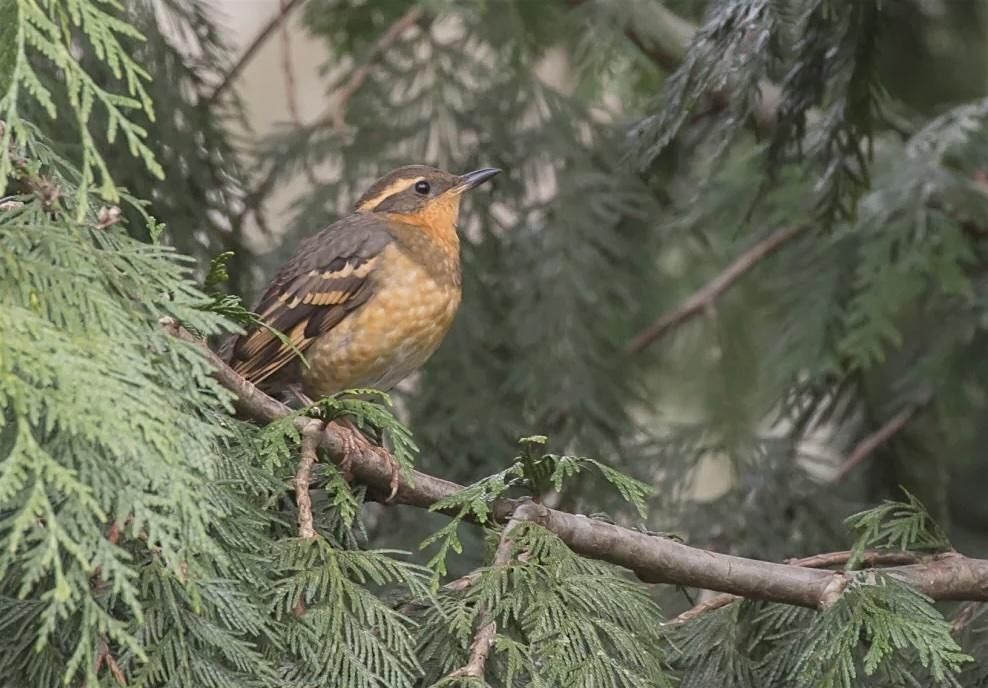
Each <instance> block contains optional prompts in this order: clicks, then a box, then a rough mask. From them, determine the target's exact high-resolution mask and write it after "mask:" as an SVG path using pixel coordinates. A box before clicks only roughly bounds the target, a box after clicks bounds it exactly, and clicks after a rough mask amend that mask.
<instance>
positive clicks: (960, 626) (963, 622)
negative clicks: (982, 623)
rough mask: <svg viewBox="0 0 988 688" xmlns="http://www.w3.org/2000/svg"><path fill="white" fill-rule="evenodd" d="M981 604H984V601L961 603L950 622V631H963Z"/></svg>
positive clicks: (954, 632)
mask: <svg viewBox="0 0 988 688" xmlns="http://www.w3.org/2000/svg"><path fill="white" fill-rule="evenodd" d="M982 605H984V602H966V603H964V604H962V605H961V608H960V609H959V610H958V612H957V614H956V615H954V618H953V619H952V620H951V622H950V632H951V633H953V634H954V635H957V634H958V633H961V632H963V631H964V630H965V629H966V628H967V627H968V626H970V625H971V622H972V621H974V619H975V618H976V617H977V616H978V610H980V609H981V607H982Z"/></svg>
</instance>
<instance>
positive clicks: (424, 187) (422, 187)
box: [415, 179, 432, 196]
mask: <svg viewBox="0 0 988 688" xmlns="http://www.w3.org/2000/svg"><path fill="white" fill-rule="evenodd" d="M431 188H432V187H431V186H429V182H427V181H425V180H424V179H423V180H422V181H418V182H415V193H417V194H422V195H423V196H425V195H426V194H427V193H429V189H431Z"/></svg>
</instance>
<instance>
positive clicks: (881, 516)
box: [845, 490, 950, 569]
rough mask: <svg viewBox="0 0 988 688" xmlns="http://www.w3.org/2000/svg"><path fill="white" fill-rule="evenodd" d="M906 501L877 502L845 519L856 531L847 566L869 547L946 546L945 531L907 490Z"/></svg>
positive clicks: (933, 548) (937, 548) (924, 548)
mask: <svg viewBox="0 0 988 688" xmlns="http://www.w3.org/2000/svg"><path fill="white" fill-rule="evenodd" d="M903 492H905V494H906V499H907V500H908V501H906V502H895V501H891V500H885V501H884V502H882V503H881V504H880V505H879V506H876V507H874V508H872V509H868V510H866V511H860V512H858V513H856V514H852V515H851V516H848V517H847V519H846V520H845V523H847V524H848V525H849V526H850V527H851V528H853V529H854V530H856V531H858V538H857V540H856V541H855V542H854V547H853V548H852V550H851V551H852V555H851V557H850V559H848V562H847V568H848V569H853V568H855V567H856V566H857V564H858V562H859V561H860V557H861V553H862V552H863V551H864V550H865V549H867V548H869V547H894V548H897V549H901V550H907V551H908V550H917V551H926V552H929V551H934V552H939V551H943V550H947V549H950V541H949V540H948V539H947V534H946V533H945V532H944V531H943V529H942V528H941V527H940V526H939V524H937V522H936V521H934V520H933V519H932V518H931V517H930V515H929V513H927V511H926V509H925V508H924V507H923V505H922V504H920V502H919V500H918V499H916V497H914V496H913V495H912V494H910V493H909V492H908V491H906V490H903Z"/></svg>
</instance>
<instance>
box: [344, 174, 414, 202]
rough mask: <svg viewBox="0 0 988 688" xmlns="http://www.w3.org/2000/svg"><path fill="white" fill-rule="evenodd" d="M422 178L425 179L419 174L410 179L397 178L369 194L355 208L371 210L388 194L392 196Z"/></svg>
mask: <svg viewBox="0 0 988 688" xmlns="http://www.w3.org/2000/svg"><path fill="white" fill-rule="evenodd" d="M422 179H425V177H421V176H420V177H413V178H410V179H398V180H396V181H393V182H391V183H390V184H388V185H387V186H386V187H384V188H383V189H382V190H381V191H380V193H378V194H376V195H374V196H371V197H370V198H368V199H367V200H365V201H364V202H363V203H361V204H360V205H358V206H357V210H373V209H374V208H376V207H377V205H378V204H379V203H380V202H381V201H383V200H384V199H385V198H387V197H388V196H394V195H395V194H396V193H401V192H402V191H404V190H405V189H407V188H408V187H410V186H411V185H412V184H414V183H415V182H417V181H421V180H422Z"/></svg>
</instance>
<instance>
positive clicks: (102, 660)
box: [93, 638, 127, 686]
mask: <svg viewBox="0 0 988 688" xmlns="http://www.w3.org/2000/svg"><path fill="white" fill-rule="evenodd" d="M104 664H106V668H107V669H109V670H110V673H111V674H112V675H113V678H114V680H115V681H116V682H117V684H119V685H121V686H126V685H127V679H126V677H125V676H124V673H123V670H122V669H121V668H120V665H119V664H117V660H116V659H114V658H113V655H112V654H111V653H110V646H109V645H108V644H107V642H106V640H105V639H103V638H101V639H100V641H99V653H97V655H96V667H95V669H94V671H93V673H95V674H99V671H100V669H102V668H103V665H104Z"/></svg>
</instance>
